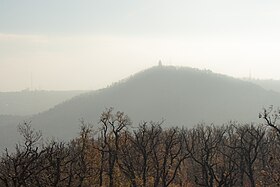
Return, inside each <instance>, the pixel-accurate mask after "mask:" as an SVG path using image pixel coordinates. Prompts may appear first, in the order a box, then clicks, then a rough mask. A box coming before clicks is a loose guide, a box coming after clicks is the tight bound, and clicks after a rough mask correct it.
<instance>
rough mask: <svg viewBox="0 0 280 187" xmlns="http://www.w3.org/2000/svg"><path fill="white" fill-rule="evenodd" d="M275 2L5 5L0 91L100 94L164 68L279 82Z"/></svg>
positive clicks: (37, 0)
mask: <svg viewBox="0 0 280 187" xmlns="http://www.w3.org/2000/svg"><path fill="white" fill-rule="evenodd" d="M279 18H280V2H279V1H276V0H271V1H260V0H242V1H241V0H237V1H225V0H212V1H207V0H196V1H193V0H184V1H183V0H174V1H168V0H149V1H148V0H143V1H142V0H141V1H129V0H120V1H115V0H105V1H97V0H93V1H89V0H85V1H74V0H61V1H55V0H49V1H43V0H27V1H20V0H9V1H7V0H0V91H14V90H22V89H26V88H31V89H48V90H68V89H85V90H89V89H98V88H102V87H105V86H107V85H109V84H111V83H112V82H114V81H118V80H120V79H122V78H125V77H127V76H129V75H131V74H133V73H136V72H138V71H140V70H143V69H145V68H149V67H151V66H154V65H157V62H158V61H159V60H160V59H161V60H162V62H163V64H164V65H176V66H191V67H196V68H200V69H211V70H212V71H214V72H218V73H223V74H227V75H230V76H234V77H248V76H249V74H251V76H252V77H255V78H263V79H268V78H273V79H279V78H280V75H279V69H280V65H279V64H280V63H279V62H280V53H279V50H280V35H279V33H280V22H279Z"/></svg>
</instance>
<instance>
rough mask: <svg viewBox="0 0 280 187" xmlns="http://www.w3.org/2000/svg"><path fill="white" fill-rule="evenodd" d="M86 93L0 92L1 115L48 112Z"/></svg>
mask: <svg viewBox="0 0 280 187" xmlns="http://www.w3.org/2000/svg"><path fill="white" fill-rule="evenodd" d="M83 92H85V91H44V90H40V91H39V90H37V91H36V90H35V91H28V90H24V91H20V92H0V115H20V116H25V115H32V114H37V113H39V112H43V111H45V110H48V109H49V108H51V107H54V106H55V105H57V104H59V103H61V102H63V101H65V100H68V99H71V98H72V97H74V96H76V95H79V94H81V93H83Z"/></svg>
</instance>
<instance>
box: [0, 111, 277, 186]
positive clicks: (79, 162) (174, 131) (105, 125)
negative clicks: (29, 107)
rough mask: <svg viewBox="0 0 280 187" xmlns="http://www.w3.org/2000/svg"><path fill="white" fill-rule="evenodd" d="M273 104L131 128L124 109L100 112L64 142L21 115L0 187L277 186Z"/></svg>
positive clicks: (1, 172) (1, 168)
mask: <svg viewBox="0 0 280 187" xmlns="http://www.w3.org/2000/svg"><path fill="white" fill-rule="evenodd" d="M279 114H280V113H279V110H274V109H273V107H271V108H268V109H264V110H263V111H262V112H261V113H260V114H259V117H260V118H262V119H263V122H264V123H263V124H258V125H257V124H239V123H237V122H231V123H229V124H226V125H222V126H215V125H213V124H211V125H205V124H199V125H197V126H195V127H193V128H190V129H185V128H176V127H170V128H163V127H162V123H164V122H142V123H140V124H139V125H138V126H137V127H135V126H132V122H131V120H130V119H129V117H128V116H127V115H125V114H124V113H122V112H115V111H114V110H113V109H108V110H106V111H104V112H103V113H102V114H101V116H100V121H99V123H98V125H96V126H93V125H90V124H87V123H86V122H84V121H81V130H80V133H79V136H78V137H76V138H75V139H73V140H71V141H69V142H60V141H57V140H43V137H42V133H41V132H40V131H36V130H35V129H33V127H32V124H31V123H28V122H25V123H22V124H21V125H19V127H18V130H19V132H20V134H21V135H22V137H23V141H22V143H19V144H17V145H16V146H15V149H14V151H9V150H6V151H5V153H4V154H3V155H2V157H1V163H0V164H1V165H0V181H1V182H0V186H6V187H11V186H12V187H20V186H22V187H27V186H34V187H35V186H36V187H39V186H41V187H46V186H79V187H82V186H85V187H88V186H110V187H113V186H124V187H125V186H133V187H136V186H141V187H144V186H146V187H149V186H154V187H156V186H163V187H167V186H207V187H212V186H228V187H230V186H250V187H255V186H279V185H280V154H279V153H280V138H279V136H280V128H279V127H278V126H277V121H278V120H279Z"/></svg>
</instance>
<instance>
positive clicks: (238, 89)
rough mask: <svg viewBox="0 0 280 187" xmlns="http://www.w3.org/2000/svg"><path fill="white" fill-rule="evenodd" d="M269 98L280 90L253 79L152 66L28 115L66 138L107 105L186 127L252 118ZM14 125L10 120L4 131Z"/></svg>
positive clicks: (274, 99) (136, 117) (277, 101)
mask: <svg viewBox="0 0 280 187" xmlns="http://www.w3.org/2000/svg"><path fill="white" fill-rule="evenodd" d="M271 104H273V105H275V106H280V94H279V93H277V92H272V91H267V90H265V89H263V88H261V87H260V86H257V85H255V84H253V83H250V82H247V81H242V80H240V79H234V78H232V77H228V76H225V75H221V74H216V73H212V72H211V71H207V70H206V71H202V70H197V69H193V68H184V67H181V68H179V67H173V66H157V67H153V68H150V69H147V70H145V71H142V72H139V73H137V74H135V75H133V76H131V77H129V78H127V79H125V80H122V81H120V82H118V83H115V84H113V85H112V86H110V87H107V88H104V89H101V90H98V91H95V92H89V93H85V94H81V95H79V96H77V97H74V98H73V99H71V100H69V101H67V102H64V103H62V104H59V105H57V106H56V107H54V108H52V109H50V110H48V111H46V112H43V113H41V114H38V115H35V116H33V117H32V118H31V120H32V124H33V126H34V127H35V128H36V129H41V130H43V133H44V134H45V135H46V136H54V137H60V138H70V137H74V136H75V135H76V134H77V132H78V127H79V124H80V122H79V120H81V119H83V120H85V121H87V122H90V123H93V124H97V122H98V120H99V116H100V114H101V113H102V111H104V110H105V108H109V107H114V109H115V110H120V111H123V112H125V113H126V114H127V115H128V116H130V118H131V119H132V121H133V122H134V124H135V125H137V124H138V122H140V121H141V120H145V121H151V120H153V121H161V120H165V122H164V124H163V125H165V126H186V127H191V126H193V125H195V124H197V123H200V122H206V123H207V124H210V123H212V122H213V123H215V124H222V123H226V122H228V121H230V120H237V121H240V122H248V123H249V122H252V121H257V120H258V113H259V112H260V111H261V110H262V108H263V107H267V106H269V105H271ZM15 124H18V123H14V124H13V125H15ZM1 128H2V127H1ZM3 128H4V127H3ZM8 131H9V132H8ZM15 131H16V128H15V127H13V128H12V126H11V124H9V130H7V131H6V132H7V133H6V134H9V133H12V132H13V133H14V132H15ZM2 132H3V131H2V130H1V133H2ZM0 137H2V135H0Z"/></svg>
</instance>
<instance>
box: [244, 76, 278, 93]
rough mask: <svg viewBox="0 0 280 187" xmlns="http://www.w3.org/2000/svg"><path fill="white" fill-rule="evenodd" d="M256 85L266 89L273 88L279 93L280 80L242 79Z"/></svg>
mask: <svg viewBox="0 0 280 187" xmlns="http://www.w3.org/2000/svg"><path fill="white" fill-rule="evenodd" d="M244 80H246V81H249V82H252V83H254V84H256V85H259V86H261V87H263V88H264V89H266V90H273V91H276V92H279V93H280V80H273V79H248V78H246V79H244Z"/></svg>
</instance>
